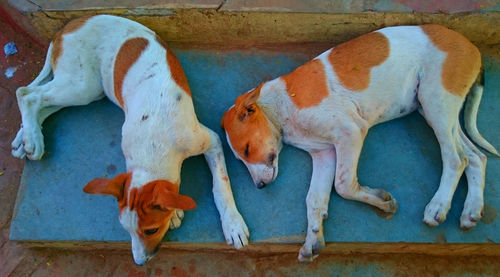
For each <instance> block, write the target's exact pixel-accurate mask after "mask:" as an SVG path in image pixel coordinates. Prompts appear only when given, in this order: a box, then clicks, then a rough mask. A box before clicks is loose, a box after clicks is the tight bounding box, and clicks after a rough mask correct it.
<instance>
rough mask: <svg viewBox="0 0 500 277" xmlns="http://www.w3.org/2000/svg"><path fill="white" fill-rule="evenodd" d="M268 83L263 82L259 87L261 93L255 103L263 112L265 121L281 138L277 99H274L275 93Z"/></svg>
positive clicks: (281, 127) (281, 131)
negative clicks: (260, 87)
mask: <svg viewBox="0 0 500 277" xmlns="http://www.w3.org/2000/svg"><path fill="white" fill-rule="evenodd" d="M266 85H269V84H268V83H265V84H264V86H263V87H262V89H261V93H260V96H259V99H258V100H257V104H258V105H259V107H260V108H261V109H262V111H263V112H264V115H265V116H266V119H267V121H269V123H270V124H271V125H272V126H273V129H274V130H276V131H277V132H278V133H279V136H280V137H279V138H280V139H281V137H282V134H283V126H282V125H281V123H280V120H279V114H278V112H279V107H278V105H279V101H276V97H277V95H276V94H275V93H274V92H273V91H272V89H268V88H269V87H268V86H266Z"/></svg>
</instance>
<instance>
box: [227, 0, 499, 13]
mask: <svg viewBox="0 0 500 277" xmlns="http://www.w3.org/2000/svg"><path fill="white" fill-rule="evenodd" d="M499 9H500V1H471V0H453V1H419V0H364V1H350V0H337V1H318V0H309V1H301V0H292V1H290V0H228V1H227V2H226V3H225V4H224V5H223V6H222V8H221V10H223V11H232V12H235V11H238V12H242V11H250V12H298V13H336V14H342V13H362V12H393V13H394V12H402V13H412V12H417V13H421V12H424V13H450V14H451V13H460V12H482V11H498V10H499Z"/></svg>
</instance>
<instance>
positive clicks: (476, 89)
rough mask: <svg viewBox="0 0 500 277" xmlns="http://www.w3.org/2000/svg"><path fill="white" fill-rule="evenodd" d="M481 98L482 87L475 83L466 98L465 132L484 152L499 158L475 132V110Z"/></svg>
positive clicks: (491, 147)
mask: <svg viewBox="0 0 500 277" xmlns="http://www.w3.org/2000/svg"><path fill="white" fill-rule="evenodd" d="M482 96H483V86H482V85H481V84H480V83H479V82H477V83H476V84H474V86H473V87H472V89H471V91H470V93H469V95H468V97H467V103H465V109H464V121H465V130H467V133H468V134H469V136H470V137H471V138H472V141H474V142H475V143H476V144H477V145H479V146H481V147H482V148H483V149H485V150H486V151H488V152H490V153H491V154H493V155H495V156H497V157H500V154H499V153H498V151H497V150H496V149H495V147H493V145H491V144H490V143H489V142H488V141H487V140H486V139H485V138H483V136H481V134H480V133H479V131H478V130H477V125H476V120H477V110H478V109H479V103H480V102H481V97H482Z"/></svg>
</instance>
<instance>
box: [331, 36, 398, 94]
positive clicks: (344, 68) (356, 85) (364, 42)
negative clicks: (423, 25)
mask: <svg viewBox="0 0 500 277" xmlns="http://www.w3.org/2000/svg"><path fill="white" fill-rule="evenodd" d="M389 50H390V49H389V40H388V39H387V38H386V37H385V36H384V35H383V34H381V33H377V32H373V33H368V34H366V35H362V36H360V37H357V38H355V39H353V40H350V41H348V42H345V43H342V44H340V45H339V46H337V47H335V48H333V49H332V51H331V52H330V54H329V55H328V59H329V60H330V63H331V64H332V66H333V70H334V71H335V74H337V77H338V78H339V80H340V82H341V83H342V85H343V86H344V87H345V88H347V89H350V90H353V91H363V90H365V89H367V88H368V86H369V85H370V71H371V68H372V67H374V66H377V65H380V64H381V63H383V62H384V61H385V60H386V59H387V58H388V57H389Z"/></svg>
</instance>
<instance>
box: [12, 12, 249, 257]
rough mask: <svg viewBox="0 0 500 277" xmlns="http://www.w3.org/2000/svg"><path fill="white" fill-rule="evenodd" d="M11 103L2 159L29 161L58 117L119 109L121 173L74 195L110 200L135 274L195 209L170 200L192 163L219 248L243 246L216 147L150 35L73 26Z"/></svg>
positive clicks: (168, 56) (101, 24)
mask: <svg viewBox="0 0 500 277" xmlns="http://www.w3.org/2000/svg"><path fill="white" fill-rule="evenodd" d="M16 95H17V101H18V105H19V109H20V111H21V117H22V125H21V128H20V129H19V132H18V133H17V136H16V138H15V139H14V141H13V142H12V149H13V150H12V154H13V155H14V156H15V157H19V158H24V157H25V156H27V157H28V158H29V159H31V160H39V159H40V158H41V157H42V155H43V153H44V143H43V135H42V132H41V125H42V122H43V121H44V120H45V119H46V118H47V117H48V116H49V115H50V114H52V113H54V112H56V111H58V110H59V109H61V108H63V107H66V106H74V105H86V104H88V103H90V102H92V101H95V100H98V99H101V98H103V97H104V96H107V97H108V98H109V99H110V100H111V101H112V102H114V103H115V104H116V105H118V106H120V107H121V108H122V109H123V111H124V113H125V123H124V124H123V127H122V137H123V139H122V150H123V153H124V155H125V161H126V168H127V172H126V173H122V174H119V175H118V176H116V177H115V178H112V179H102V178H98V179H95V180H92V181H91V182H89V183H88V184H87V185H86V186H85V188H84V191H85V192H87V193H94V194H107V195H112V196H115V197H116V198H117V200H118V205H119V208H120V216H119V219H120V223H121V224H122V226H123V227H124V228H125V229H126V230H127V231H128V232H129V233H130V236H131V239H132V252H133V256H134V260H135V262H136V264H138V265H143V264H144V263H146V262H147V260H149V259H150V258H151V257H152V256H153V255H154V254H155V252H156V251H157V250H158V246H159V245H160V243H161V241H162V238H163V236H164V234H165V233H166V231H167V230H168V229H169V227H170V228H177V227H179V226H180V222H181V219H182V218H183V210H188V209H193V208H195V206H196V205H195V203H194V201H193V200H192V199H191V198H189V197H188V196H184V195H180V194H179V185H180V172H181V165H182V162H183V161H184V160H185V159H186V158H188V157H190V156H194V155H199V154H202V153H203V154H204V155H205V158H206V160H207V162H208V165H209V167H210V170H211V172H212V175H213V193H214V198H215V204H216V206H217V209H218V210H219V213H220V217H221V221H222V229H223V232H224V236H225V238H226V241H227V243H228V244H230V245H234V246H235V247H236V248H238V249H239V248H242V247H244V246H246V245H247V244H248V235H249V234H248V228H247V226H246V225H245V222H244V221H243V218H242V217H241V215H240V213H239V212H238V210H237V209H236V205H235V203H234V199H233V195H232V192H231V187H230V183H229V178H228V176H227V172H226V165H225V161H224V155H223V152H222V147H221V142H220V139H219V137H218V136H217V134H216V133H214V132H213V131H211V130H210V129H208V128H206V127H205V126H203V125H202V124H200V122H198V119H197V118H196V114H195V111H194V107H193V102H192V99H191V91H190V89H189V86H188V82H187V79H186V76H185V75H184V72H183V70H182V68H181V65H180V63H179V61H178V60H177V58H176V57H175V55H174V53H173V52H172V51H171V50H170V49H168V48H167V47H166V46H165V44H164V43H163V42H162V41H161V39H160V38H159V37H158V36H156V35H155V33H154V32H153V31H151V30H149V29H148V28H146V27H144V26H142V25H140V24H139V23H136V22H134V21H130V20H127V19H124V18H120V17H115V16H109V15H98V16H93V17H84V18H80V19H76V20H73V21H71V22H70V23H69V24H68V25H66V27H65V28H64V29H63V30H62V31H61V32H59V33H58V34H57V35H56V37H55V39H54V40H53V41H52V43H51V44H50V46H49V49H48V53H47V59H46V61H45V65H44V67H43V69H42V71H41V72H40V74H39V75H38V77H37V78H36V79H35V80H34V81H33V82H32V83H31V84H30V85H28V86H27V87H20V88H19V89H17V91H16Z"/></svg>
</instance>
